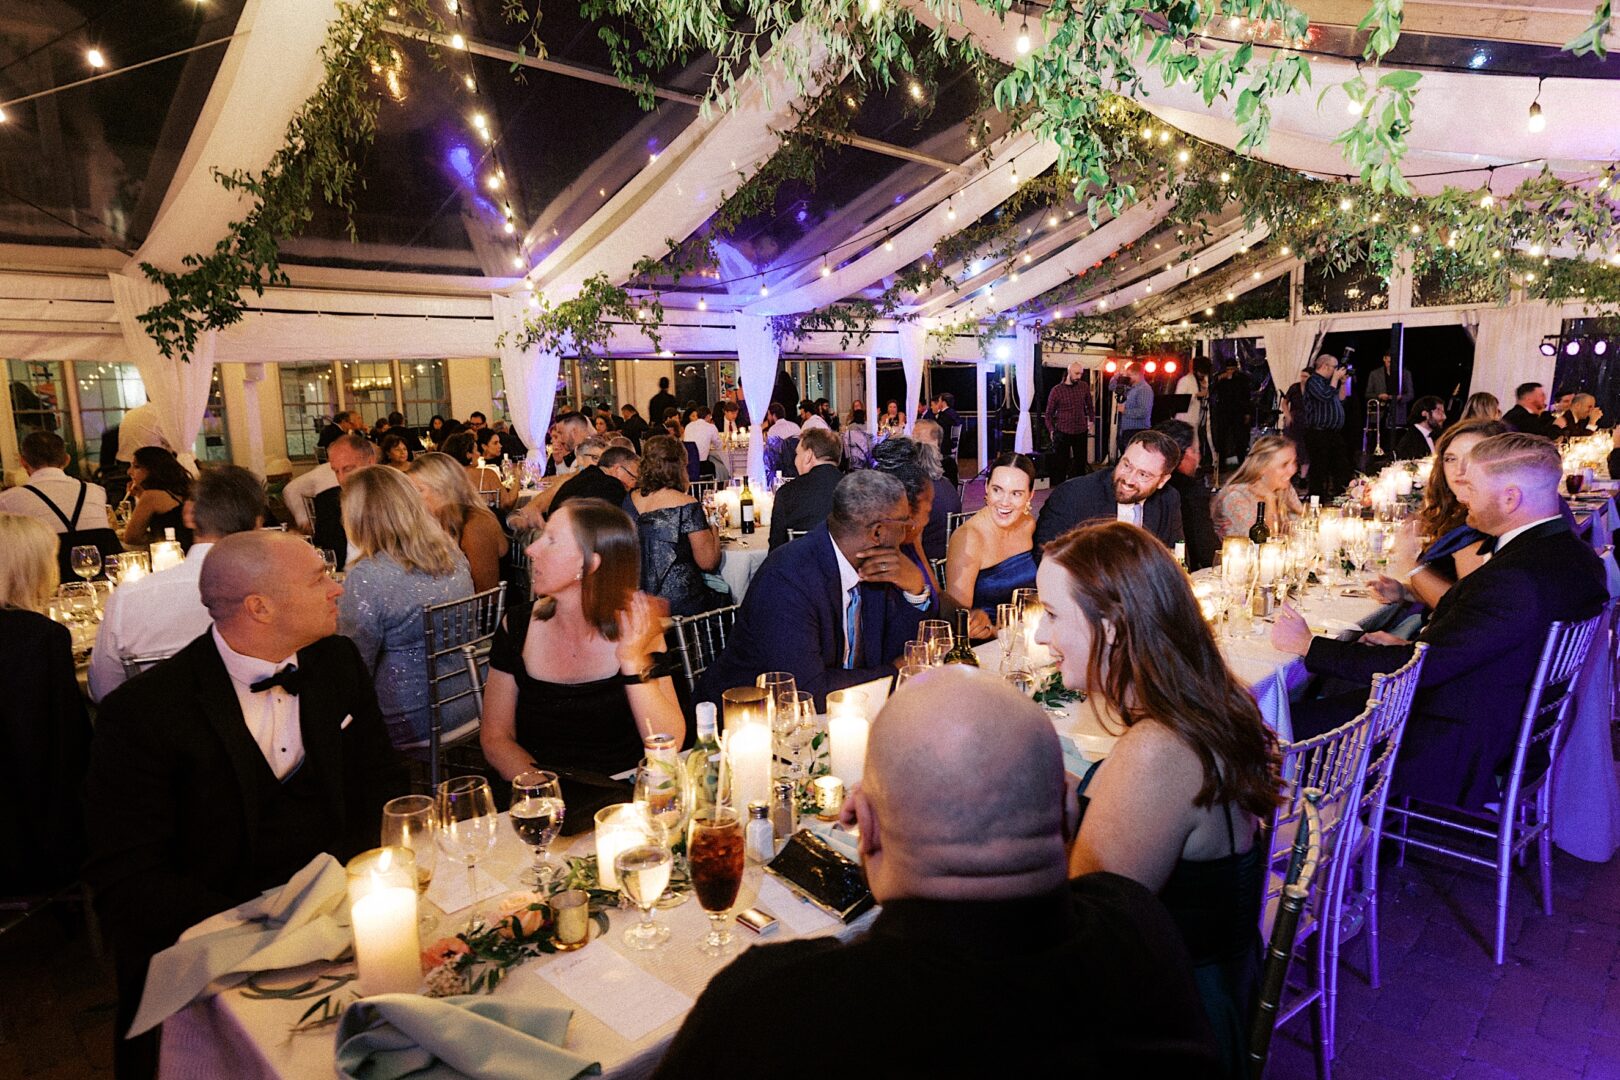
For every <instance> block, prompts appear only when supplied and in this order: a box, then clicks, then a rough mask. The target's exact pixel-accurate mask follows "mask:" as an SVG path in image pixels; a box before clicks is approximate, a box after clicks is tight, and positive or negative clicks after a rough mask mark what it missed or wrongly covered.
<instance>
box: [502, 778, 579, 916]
mask: <svg viewBox="0 0 1620 1080" xmlns="http://www.w3.org/2000/svg"><path fill="white" fill-rule="evenodd" d="M565 812H566V808H565V807H564V805H563V796H562V784H561V783H560V782H559V781H558V779H557V774H556V773H554V772H547V771H546V770H544V769H530V770H528V771H526V772H520V773H518V774H517V775H516V776H514V777H512V809H511V811H510V814H509V816H510V817H511V819H512V829H513V831H514V832H516V833H517V835H518V839H519V840H522V841H523V842H524V843H525V844H528V845H529V846H530V847H532V848H534V865H532V866H530V867H529V868H528V869H527V870H525V871H523V873H522V874H521V875H520V876H519V877H518V880H519V881H521V882H522V883H523V884H524V885H527V886H528V887H529V888H531V889H534V890H535V891H536V892H540V893H547V892H550V891H551V881H552V878H553V877H555V876H556V873H557V868H556V866H555V865H554V864H553V863H552V861H551V845H552V843H553V842H554V841H555V840H556V839H557V834H558V833H559V832H561V831H562V826H563V817H564V815H565Z"/></svg>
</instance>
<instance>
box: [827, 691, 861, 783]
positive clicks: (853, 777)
mask: <svg viewBox="0 0 1620 1080" xmlns="http://www.w3.org/2000/svg"><path fill="white" fill-rule="evenodd" d="M829 707H830V706H829ZM871 730H872V725H871V722H870V721H868V720H867V719H866V715H865V713H864V711H862V710H858V709H856V708H853V707H850V708H845V709H841V710H839V711H837V712H832V713H829V714H828V716H827V741H828V755H829V757H830V759H831V761H830V764H831V766H832V774H833V775H834V776H836V777H838V779H840V780H842V781H843V782H844V787H845V788H846V789H848V788H851V787H854V786H855V785H856V784H858V783H860V782H861V775H862V773H864V772H865V771H866V737H867V735H868V734H870V732H871Z"/></svg>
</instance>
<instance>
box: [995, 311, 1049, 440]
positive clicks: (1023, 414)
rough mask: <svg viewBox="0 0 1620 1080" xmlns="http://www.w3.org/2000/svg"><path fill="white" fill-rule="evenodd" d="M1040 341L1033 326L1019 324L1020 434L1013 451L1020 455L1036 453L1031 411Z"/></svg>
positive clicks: (1016, 372) (1015, 355)
mask: <svg viewBox="0 0 1620 1080" xmlns="http://www.w3.org/2000/svg"><path fill="white" fill-rule="evenodd" d="M1038 340H1039V337H1038V336H1037V334H1036V333H1035V328H1034V327H1033V326H1029V325H1027V324H1025V323H1019V324H1018V332H1017V334H1016V335H1015V337H1014V339H1013V377H1014V378H1015V379H1016V380H1017V383H1018V432H1017V434H1015V435H1014V436H1013V449H1014V450H1016V451H1018V452H1019V453H1020V454H1030V453H1034V451H1035V433H1034V432H1033V431H1032V430H1031V421H1030V417H1029V410H1030V408H1031V407H1032V406H1033V405H1034V404H1035V343H1036V342H1037V341H1038ZM981 464H983V463H981Z"/></svg>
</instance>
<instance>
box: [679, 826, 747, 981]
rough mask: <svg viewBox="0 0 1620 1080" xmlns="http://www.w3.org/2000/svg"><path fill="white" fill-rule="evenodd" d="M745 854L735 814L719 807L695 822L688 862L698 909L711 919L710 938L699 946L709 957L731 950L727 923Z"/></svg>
mask: <svg viewBox="0 0 1620 1080" xmlns="http://www.w3.org/2000/svg"><path fill="white" fill-rule="evenodd" d="M745 853H746V845H745V844H744V843H743V829H742V822H740V821H738V820H737V813H736V811H735V810H733V809H731V808H729V807H725V806H719V805H716V806H713V807H710V808H708V809H705V810H704V812H703V814H702V815H700V816H697V817H694V818H693V819H692V825H691V833H690V835H689V836H688V838H687V842H686V860H687V865H688V866H689V867H690V868H691V873H692V889H693V891H694V892H696V893H697V898H698V906H700V907H701V908H703V911H704V913H705V914H706V915H708V916H709V933H708V936H707V937H705V938H704V939H703V941H702V943H701V944H700V945H699V946H698V948H699V949H700V950H701V951H702V952H703V953H704V955H706V956H724V955H725V954H726V953H727V952H729V951H730V949H731V943H732V936H731V930H730V929H729V928H728V927H727V926H726V919H727V917H728V916H729V915H730V914H731V908H732V906H733V905H734V904H735V903H736V902H737V892H738V889H739V888H740V887H741V886H742V878H743V868H744V867H745V865H746V859H745Z"/></svg>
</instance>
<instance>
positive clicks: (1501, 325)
mask: <svg viewBox="0 0 1620 1080" xmlns="http://www.w3.org/2000/svg"><path fill="white" fill-rule="evenodd" d="M1562 324H1563V319H1562V313H1561V312H1560V311H1559V309H1557V308H1555V307H1552V306H1550V305H1547V304H1525V303H1519V304H1514V305H1513V306H1512V307H1505V308H1482V309H1481V310H1480V312H1479V325H1478V329H1477V330H1476V331H1475V332H1474V377H1473V380H1472V381H1471V382H1470V384H1469V387H1470V389H1471V390H1473V391H1476V392H1477V391H1480V390H1485V391H1488V392H1490V393H1492V394H1495V395H1496V397H1497V400H1498V401H1500V402H1501V403H1502V408H1503V410H1504V411H1505V410H1507V409H1511V408H1512V407H1513V388H1514V387H1515V386H1518V385H1519V384H1520V383H1526V382H1540V383H1544V384H1546V383H1551V382H1552V374H1553V361H1552V360H1550V359H1548V358H1547V357H1545V356H1542V355H1541V353H1540V351H1539V348H1540V345H1541V339H1542V338H1543V337H1545V336H1546V335H1548V334H1556V333H1558V331H1559V329H1560V327H1561V326H1562ZM1552 392H1553V387H1552V386H1550V385H1549V386H1548V387H1547V394H1548V396H1549V397H1550V396H1551V395H1552Z"/></svg>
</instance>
